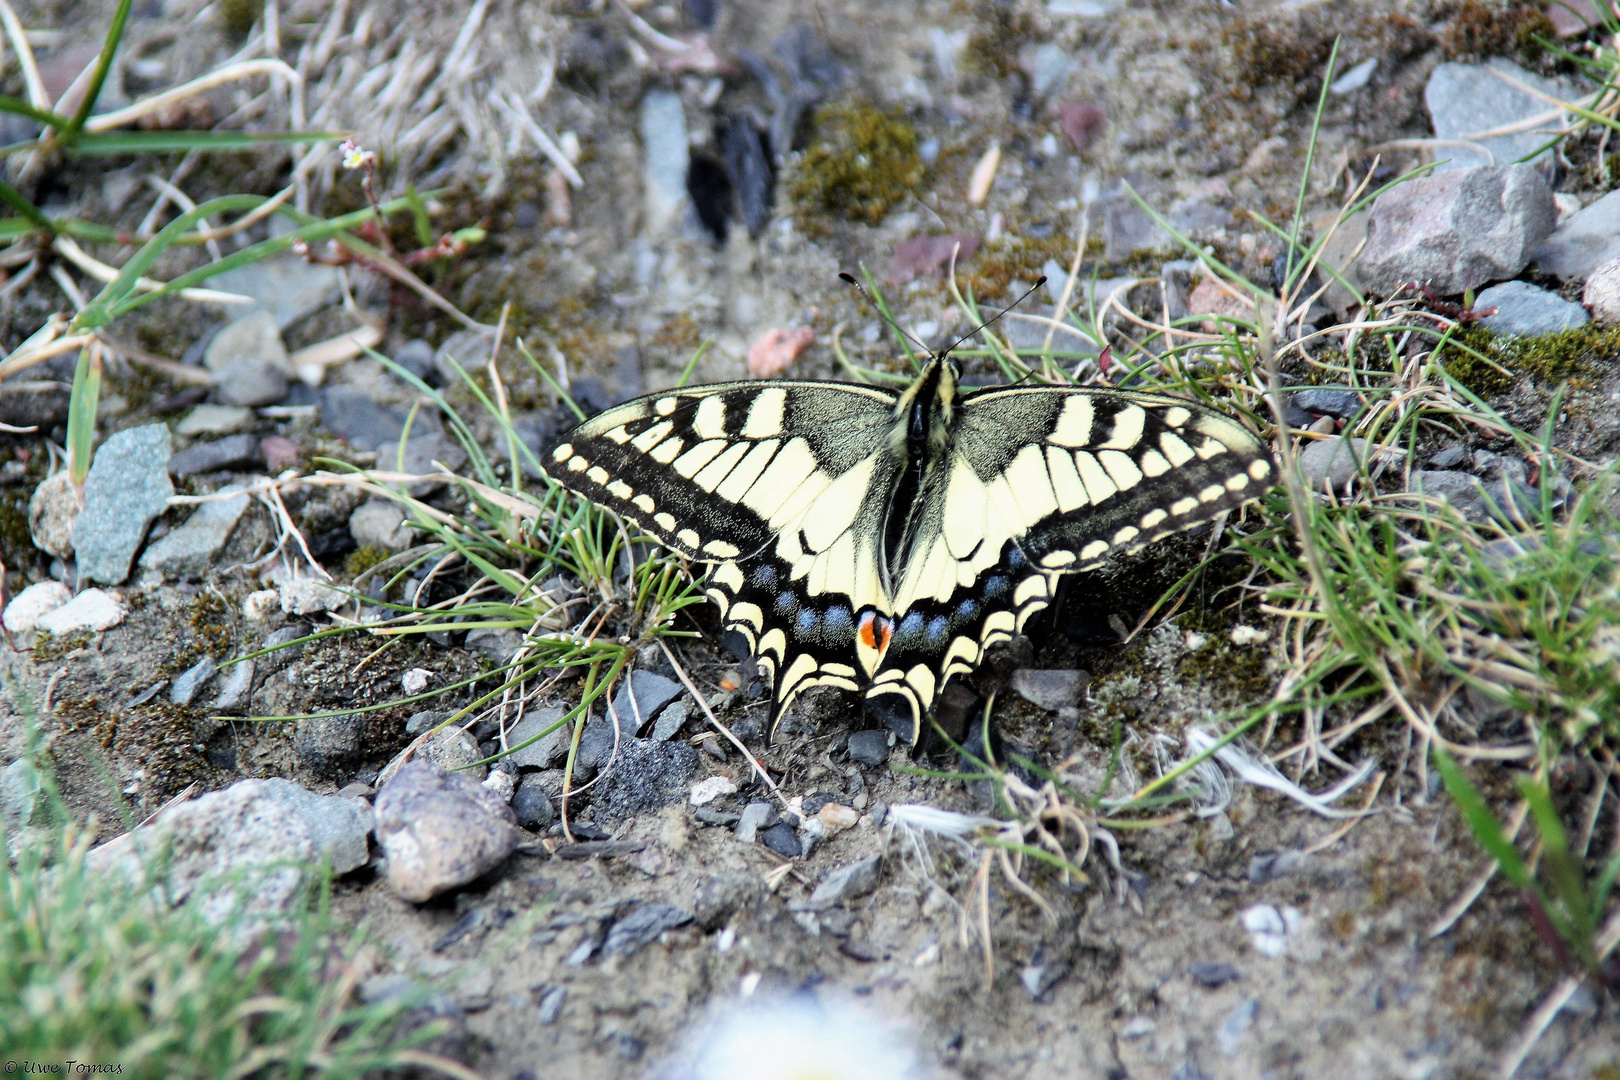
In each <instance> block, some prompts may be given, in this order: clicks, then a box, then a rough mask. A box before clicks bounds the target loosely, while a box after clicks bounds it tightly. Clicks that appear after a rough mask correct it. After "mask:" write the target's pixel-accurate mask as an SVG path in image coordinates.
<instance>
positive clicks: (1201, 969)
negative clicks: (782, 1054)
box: [1187, 963, 1243, 990]
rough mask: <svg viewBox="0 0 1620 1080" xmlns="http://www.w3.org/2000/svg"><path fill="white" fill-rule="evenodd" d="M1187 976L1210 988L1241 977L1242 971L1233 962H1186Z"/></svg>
mask: <svg viewBox="0 0 1620 1080" xmlns="http://www.w3.org/2000/svg"><path fill="white" fill-rule="evenodd" d="M1187 977H1188V978H1190V979H1191V980H1192V981H1193V982H1195V983H1197V984H1198V985H1199V986H1202V987H1206V988H1208V989H1210V990H1213V989H1215V988H1216V987H1217V986H1225V985H1226V984H1227V983H1229V982H1236V981H1237V980H1239V979H1241V978H1243V972H1242V971H1240V970H1238V968H1237V967H1236V965H1233V964H1210V963H1201V964H1188V965H1187Z"/></svg>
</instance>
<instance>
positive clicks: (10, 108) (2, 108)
mask: <svg viewBox="0 0 1620 1080" xmlns="http://www.w3.org/2000/svg"><path fill="white" fill-rule="evenodd" d="M0 112H5V113H10V114H11V115H13V116H21V117H26V118H27V119H29V120H34V121H37V122H39V123H41V124H49V125H50V126H51V127H53V128H61V127H66V126H67V123H68V119H67V117H65V116H57V115H56V114H55V113H53V112H47V111H46V110H44V109H36V108H34V107H33V106H32V105H30V104H28V102H26V101H24V100H23V99H22V98H19V97H12V96H11V95H10V94H0ZM14 145H16V146H18V147H19V148H20V147H22V146H26V145H28V144H27V143H17V144H14ZM3 149H4V150H9V149H11V148H10V147H5V148H3ZM0 152H3V151H0Z"/></svg>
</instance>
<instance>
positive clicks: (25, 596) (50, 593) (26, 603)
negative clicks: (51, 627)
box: [0, 581, 73, 634]
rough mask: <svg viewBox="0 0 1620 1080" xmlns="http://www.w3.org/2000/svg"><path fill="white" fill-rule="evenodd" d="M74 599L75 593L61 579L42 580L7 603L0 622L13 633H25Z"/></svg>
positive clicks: (0, 616)
mask: <svg viewBox="0 0 1620 1080" xmlns="http://www.w3.org/2000/svg"><path fill="white" fill-rule="evenodd" d="M72 599H73V593H72V592H71V591H70V590H69V589H68V587H67V586H66V585H64V584H62V583H61V582H60V581H41V582H38V583H37V584H34V585H30V586H28V588H26V589H24V590H23V591H22V592H20V593H18V594H17V596H16V598H15V599H13V600H12V601H11V603H9V604H7V605H6V611H5V614H4V615H0V622H3V623H4V624H5V627H6V629H7V630H10V631H11V632H12V633H13V634H25V633H27V632H28V631H30V630H32V629H34V627H35V626H37V625H38V624H39V620H40V619H41V618H43V617H44V616H45V615H48V614H49V613H51V612H52V611H55V610H56V609H57V608H59V607H61V606H62V605H63V604H66V603H67V602H68V601H70V600H72Z"/></svg>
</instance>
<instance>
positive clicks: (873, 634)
mask: <svg viewBox="0 0 1620 1080" xmlns="http://www.w3.org/2000/svg"><path fill="white" fill-rule="evenodd" d="M856 633H857V634H858V635H859V637H860V642H861V644H862V645H865V646H866V647H867V648H868V649H876V650H877V651H878V652H883V651H884V650H886V649H887V648H888V647H889V638H890V637H892V636H893V635H894V622H893V621H892V620H890V619H886V618H884V617H883V616H882V615H879V614H878V613H877V612H875V611H863V612H862V613H861V622H860V626H859V628H858V629H857V630H856Z"/></svg>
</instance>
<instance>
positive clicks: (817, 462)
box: [547, 382, 897, 722]
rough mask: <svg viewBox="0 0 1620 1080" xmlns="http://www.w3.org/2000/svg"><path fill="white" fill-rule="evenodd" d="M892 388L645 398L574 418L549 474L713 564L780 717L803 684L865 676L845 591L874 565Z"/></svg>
mask: <svg viewBox="0 0 1620 1080" xmlns="http://www.w3.org/2000/svg"><path fill="white" fill-rule="evenodd" d="M896 398H897V395H895V394H893V393H892V392H889V391H886V390H880V389H876V388H873V387H866V386H857V385H853V384H843V383H824V382H815V383H806V382H772V383H761V382H747V383H722V384H716V385H709V386H700V387H694V388H693V389H690V390H673V391H668V392H665V393H662V394H650V395H647V396H645V397H642V398H638V399H636V400H634V401H630V402H626V403H625V404H623V405H619V406H617V407H615V408H612V409H609V410H607V411H606V412H604V413H601V414H599V415H597V416H595V417H593V418H591V419H590V420H587V421H586V422H585V423H583V424H580V425H579V426H578V427H576V428H575V429H574V430H573V431H572V432H570V433H569V434H568V436H567V437H566V438H565V440H564V441H563V442H562V443H561V444H559V445H558V446H557V447H556V448H555V449H554V450H553V451H552V452H551V454H550V455H549V459H548V461H547V471H548V472H549V473H550V474H551V476H552V477H553V478H554V479H556V480H557V481H558V482H559V483H561V484H562V485H563V486H565V487H567V488H569V489H570V490H572V491H574V492H576V493H578V494H580V495H582V496H584V497H585V498H587V499H589V500H591V501H592V502H595V503H597V504H599V505H601V506H604V507H606V508H608V509H610V510H612V511H614V512H615V513H617V514H619V515H620V516H621V517H624V518H626V519H628V520H630V521H633V522H635V523H636V524H637V525H639V526H640V527H641V528H642V529H643V530H645V531H646V532H648V533H650V534H651V535H653V536H655V537H657V538H658V540H660V541H661V542H662V543H664V544H665V545H666V546H668V547H669V548H670V549H672V550H674V551H677V552H679V553H680V554H682V555H684V556H686V557H687V558H690V559H694V560H698V561H702V562H707V563H711V564H713V565H712V567H711V569H710V571H709V576H708V580H707V582H706V589H707V593H708V596H709V598H710V599H712V600H713V601H714V602H715V604H716V605H717V606H718V607H719V608H720V612H721V618H722V621H723V624H724V626H725V628H726V630H727V632H728V633H734V634H737V635H740V636H741V637H742V638H743V640H744V642H745V643H746V645H747V649H748V652H749V653H751V654H752V655H754V656H755V657H757V658H758V661H759V664H760V667H761V668H762V669H763V670H764V671H765V672H766V673H767V674H768V675H770V676H771V677H772V681H773V690H774V694H773V708H772V720H773V722H774V720H775V719H776V718H777V717H778V716H779V715H780V714H781V712H782V711H783V710H784V709H785V708H786V707H787V706H788V705H789V704H790V703H791V702H792V700H793V698H794V697H795V696H796V695H797V694H798V693H800V692H801V691H803V690H804V689H806V688H807V687H809V686H812V685H816V684H818V683H830V684H833V685H837V686H841V687H844V688H846V689H851V690H858V689H859V688H860V686H861V684H862V683H863V682H864V677H861V676H858V675H857V672H856V669H855V668H854V667H853V666H852V661H853V660H854V657H855V618H856V614H857V610H856V609H857V607H858V605H857V603H856V601H855V599H854V596H855V595H856V594H857V593H858V592H860V590H861V588H862V583H866V587H868V588H869V587H870V583H871V581H874V580H875V565H876V564H875V562H873V561H872V559H871V557H870V556H869V555H865V554H863V551H864V549H863V548H862V546H861V545H860V544H859V543H858V542H857V541H858V539H859V538H860V537H861V536H862V535H864V534H865V533H869V532H872V531H874V526H873V525H872V522H871V519H872V518H873V517H874V515H878V514H879V513H880V511H881V508H882V498H881V495H878V494H876V492H879V491H881V490H886V489H887V486H888V483H887V478H888V476H889V474H890V471H892V470H891V466H892V462H891V458H892V454H890V453H889V452H888V448H889V433H890V429H891V428H892V426H893V410H894V404H895V401H896ZM863 568H869V569H870V572H868V573H863V572H862V570H863Z"/></svg>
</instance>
